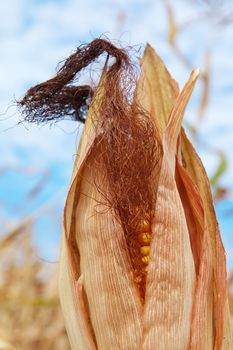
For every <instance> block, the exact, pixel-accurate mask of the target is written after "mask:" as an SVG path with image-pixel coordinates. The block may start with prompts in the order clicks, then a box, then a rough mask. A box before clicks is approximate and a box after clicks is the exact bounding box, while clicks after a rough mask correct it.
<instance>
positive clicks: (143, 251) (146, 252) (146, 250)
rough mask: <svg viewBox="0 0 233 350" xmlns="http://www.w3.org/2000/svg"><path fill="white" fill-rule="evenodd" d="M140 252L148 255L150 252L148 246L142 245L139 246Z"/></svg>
mask: <svg viewBox="0 0 233 350" xmlns="http://www.w3.org/2000/svg"><path fill="white" fill-rule="evenodd" d="M140 252H141V254H142V255H149V254H150V246H149V245H144V246H142V247H141V248H140Z"/></svg>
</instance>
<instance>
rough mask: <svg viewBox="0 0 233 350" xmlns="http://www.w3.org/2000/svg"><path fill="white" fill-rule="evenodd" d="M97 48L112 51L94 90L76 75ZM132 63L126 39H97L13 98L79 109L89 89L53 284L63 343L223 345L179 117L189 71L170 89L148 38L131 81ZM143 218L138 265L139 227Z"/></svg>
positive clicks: (208, 222)
mask: <svg viewBox="0 0 233 350" xmlns="http://www.w3.org/2000/svg"><path fill="white" fill-rule="evenodd" d="M104 51H106V52H107V53H108V55H110V56H113V57H115V63H113V64H112V65H111V66H110V67H108V65H107V64H106V65H105V68H104V70H103V74H102V78H101V79H100V83H99V85H98V87H97V89H96V90H95V93H94V95H93V90H92V88H90V87H89V86H86V85H84V86H81V87H80V86H75V84H74V83H75V80H76V74H77V72H79V71H80V70H81V69H82V68H85V67H86V66H87V65H88V64H89V63H90V62H91V61H93V60H95V59H96V58H97V57H98V56H99V55H100V54H102V53H103V52H104ZM133 72H134V70H133V67H132V65H131V63H130V60H129V58H128V55H127V53H126V51H124V50H122V49H117V48H115V47H114V46H113V45H112V44H111V43H109V42H107V41H105V40H101V39H96V40H94V41H93V42H92V43H90V44H89V45H87V46H83V47H80V48H78V49H77V51H76V52H75V53H74V54H73V55H71V56H70V58H69V59H68V60H67V61H65V63H64V65H63V66H62V67H61V68H60V69H59V70H58V73H57V75H56V76H55V77H54V78H52V79H50V80H48V81H47V82H45V83H42V84H39V85H37V86H36V87H34V88H32V89H30V90H29V91H28V93H27V95H26V96H25V98H24V99H23V100H22V101H21V102H20V105H21V106H22V108H23V111H24V113H25V115H26V119H27V120H29V121H30V120H31V121H36V122H38V121H42V122H43V121H46V120H50V119H54V118H63V117H64V116H66V115H70V116H72V117H73V118H75V119H77V120H83V118H84V115H85V111H86V110H87V108H88V99H89V97H92V96H93V99H92V103H91V106H90V109H89V112H88V116H87V120H86V122H85V126H84V130H83V133H82V137H81V140H80V145H79V149H78V152H77V159H76V161H75V165H74V171H73V176H72V180H71V185H70V189H69V192H68V196H67V200H66V205H65V210H64V231H63V240H62V251H61V258H60V281H59V289H60V297H61V304H62V309H63V314H64V318H65V322H66V327H67V331H68V335H69V339H70V343H71V347H72V349H73V350H79V349H83V350H88V349H132V350H133V349H135V350H136V349H137V350H139V349H140V350H141V349H143V350H154V349H164V350H165V349H174V350H175V349H207V350H208V349H215V350H218V349H231V348H232V338H231V329H230V319H229V313H228V305H227V297H226V266H225V255H224V249H223V246H222V243H221V238H220V234H219V230H218V225H217V221H216V217H215V214H214V209H213V204H212V198H211V192H210V188H209V182H208V179H207V176H206V174H205V171H204V169H203V166H202V164H201V161H200V160H199V158H198V156H197V155H196V153H195V151H194V149H193V147H192V145H191V144H190V142H189V141H188V139H187V136H186V135H185V133H184V130H183V129H182V128H181V122H182V118H183V114H184V111H185V107H186V105H187V103H188V100H189V98H190V96H191V93H192V90H193V88H194V85H195V82H196V79H197V76H198V71H193V72H192V74H191V75H190V78H189V80H188V82H187V84H186V85H185V87H184V88H183V90H182V91H181V92H179V88H178V85H177V83H176V82H175V81H174V80H173V79H172V78H171V76H170V74H169V73H168V71H167V69H166V67H165V66H164V64H163V62H162V60H161V59H160V58H159V56H158V55H157V54H156V53H155V51H154V50H153V49H152V48H151V47H150V46H149V45H147V47H146V50H145V53H144V56H143V58H142V60H141V76H140V79H139V80H138V82H137V81H136V77H135V75H134V73H133ZM135 86H136V89H135ZM145 218H147V219H148V218H149V221H150V225H151V232H152V237H151V239H150V261H149V264H148V266H147V267H148V272H145V269H144V267H145V265H143V263H142V256H141V254H140V242H139V234H138V233H139V231H140V228H141V224H142V222H143V220H144V219H145ZM136 280H137V281H141V282H139V283H136Z"/></svg>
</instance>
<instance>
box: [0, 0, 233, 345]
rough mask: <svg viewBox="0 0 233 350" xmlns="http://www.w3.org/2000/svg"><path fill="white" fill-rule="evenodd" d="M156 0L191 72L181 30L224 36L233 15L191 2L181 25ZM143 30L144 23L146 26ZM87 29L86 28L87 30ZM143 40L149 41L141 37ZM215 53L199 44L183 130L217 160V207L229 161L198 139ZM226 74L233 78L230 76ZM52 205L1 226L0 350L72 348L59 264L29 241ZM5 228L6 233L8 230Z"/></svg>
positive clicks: (215, 2) (225, 192)
mask: <svg viewBox="0 0 233 350" xmlns="http://www.w3.org/2000/svg"><path fill="white" fill-rule="evenodd" d="M159 1H160V2H161V4H162V6H163V8H164V11H165V13H166V18H167V23H166V28H167V30H166V37H165V42H166V45H167V47H168V48H169V49H168V50H169V54H170V55H171V54H173V55H175V56H176V59H177V61H178V62H179V64H180V66H181V67H183V68H181V69H183V70H187V71H190V70H191V69H192V68H193V66H194V65H195V64H196V62H194V61H195V60H193V59H192V55H190V54H189V55H187V51H186V50H184V49H183V47H182V41H180V37H181V36H182V33H183V32H184V31H188V30H189V28H190V27H192V30H194V31H195V30H197V31H198V29H199V27H200V25H201V24H202V25H203V24H204V25H205V24H206V23H207V22H208V25H209V30H212V29H213V30H215V31H217V32H218V36H220V37H221V36H222V37H224V35H225V34H224V33H225V31H226V30H229V28H230V30H232V26H233V11H232V10H231V8H229V2H228V1H220V0H189V2H190V6H191V8H192V16H190V17H188V18H187V19H186V20H185V21H184V20H182V21H180V20H179V18H180V14H179V11H180V9H182V7H181V6H180V5H179V7H177V6H176V2H175V1H168V0H159ZM150 3H151V1H145V2H144V1H142V3H141V5H142V6H147V8H148V11H149V10H150ZM109 4H110V6H114V8H115V16H114V18H112V20H113V21H115V28H116V32H118V34H119V36H120V35H121V31H122V28H124V25H125V22H126V21H127V17H128V16H129V13H127V12H125V10H124V7H122V6H121V2H120V1H119V3H118V1H117V0H115V1H110V2H109ZM156 16H159V14H156V13H155V14H154V17H155V20H156ZM145 25H147V24H146V23H145ZM91 29H92V28H87V31H89V30H91ZM146 40H147V38H145V41H146ZM190 40H192V38H190ZM152 44H153V43H152ZM216 50H217V48H216V46H215V45H214V44H213V43H211V44H210V43H209V42H206V43H204V44H203V47H202V50H201V60H200V61H199V66H200V67H201V68H202V69H201V77H200V83H199V94H198V97H197V101H196V104H195V105H196V107H197V109H196V110H195V111H194V112H192V114H193V115H194V117H193V118H191V120H189V119H188V120H186V128H187V129H188V131H189V135H190V137H191V139H192V141H193V142H194V144H195V146H196V147H197V148H198V149H201V150H202V151H203V150H204V152H207V154H209V155H211V157H214V159H215V162H214V167H212V173H211V174H210V182H211V186H212V191H213V197H214V201H215V203H219V202H221V201H224V200H225V199H226V198H227V199H229V200H230V201H232V189H231V186H230V185H228V184H227V182H224V181H222V178H223V177H224V176H225V175H226V174H227V172H229V171H230V168H231V164H229V159H228V158H229V157H228V154H227V153H226V151H225V149H224V147H222V144H219V145H216V144H214V146H213V143H210V142H209V140H208V138H205V139H203V138H202V137H200V134H201V129H202V125H203V121H204V120H205V118H206V112H207V110H208V108H209V107H210V106H211V103H212V101H213V100H212V97H211V96H212V88H213V87H212V78H213V76H212V74H213V73H212V67H213V60H214V56H215V54H216ZM194 56H195V55H194ZM54 64H56V62H54ZM229 74H231V75H232V72H229ZM222 118H224V115H223V116H222ZM51 133H52V131H51ZM223 142H224V136H223ZM0 170H1V173H3V172H4V171H6V169H4V168H2V169H0ZM12 171H16V172H18V173H21V172H26V173H27V172H29V173H30V172H32V173H33V171H35V170H33V169H27V168H23V167H22V168H21V169H12ZM231 175H232V174H231ZM0 176H1V174H0ZM48 178H49V171H47V170H45V171H41V172H40V174H39V176H38V178H37V180H36V181H35V183H34V185H33V186H31V188H30V190H28V191H27V193H26V194H25V197H24V201H25V203H26V201H28V200H29V199H30V203H33V201H36V198H37V196H38V195H39V194H40V193H41V192H42V191H43V189H44V187H45V185H46V183H47V181H48ZM228 183H229V182H228ZM55 195H56V194H55ZM56 200H57V199H56V196H55V199H54V198H53V199H52V201H50V202H49V203H47V204H46V205H45V206H43V207H42V208H40V209H38V208H37V209H36V210H35V212H34V213H31V214H30V215H26V216H25V217H24V219H23V220H18V223H17V220H16V223H14V228H13V229H12V225H10V224H9V225H7V224H6V223H4V226H3V227H5V232H1V236H0V265H1V271H0V315H1V317H0V350H1V349H2V350H7V349H9V350H10V349H12V350H13V349H15V350H16V349H17V350H31V349H38V350H47V349H48V350H49V349H54V350H59V349H63V350H66V349H69V348H70V347H69V344H68V340H67V337H66V332H65V329H64V324H63V320H62V315H61V311H60V307H59V300H58V291H57V268H58V263H57V261H55V262H54V263H52V262H51V261H46V260H43V259H42V258H41V257H40V254H39V253H38V247H37V244H36V242H35V240H34V238H33V232H34V230H35V226H36V225H37V221H38V218H39V217H41V216H43V215H44V213H45V212H47V213H48V212H49V215H50V217H51V218H52V219H53V220H54V221H56V219H57V214H54V212H53V210H55V209H54V208H55V205H54V202H56ZM25 203H24V202H23V203H22V202H21V203H18V204H19V205H20V206H23V205H26V204H25ZM230 208H231V207H230ZM232 213H233V211H232V209H230V210H229V209H228V212H227V214H226V215H232ZM53 214H54V215H53ZM7 227H10V228H9V229H7ZM44 227H45V226H44ZM57 229H58V230H61V225H57ZM229 301H230V308H231V312H232V314H233V273H229Z"/></svg>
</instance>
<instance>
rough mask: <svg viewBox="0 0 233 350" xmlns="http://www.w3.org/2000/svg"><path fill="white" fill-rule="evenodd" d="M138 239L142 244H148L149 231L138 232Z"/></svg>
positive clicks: (149, 239) (149, 238)
mask: <svg viewBox="0 0 233 350" xmlns="http://www.w3.org/2000/svg"><path fill="white" fill-rule="evenodd" d="M139 240H140V242H141V243H143V244H150V242H151V233H150V232H141V233H140V234H139Z"/></svg>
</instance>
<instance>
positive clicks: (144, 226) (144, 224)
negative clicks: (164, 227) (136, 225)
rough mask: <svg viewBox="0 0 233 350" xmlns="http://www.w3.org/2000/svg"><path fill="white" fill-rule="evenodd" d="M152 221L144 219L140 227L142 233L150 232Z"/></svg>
mask: <svg viewBox="0 0 233 350" xmlns="http://www.w3.org/2000/svg"><path fill="white" fill-rule="evenodd" d="M150 231H151V227H150V221H149V220H148V219H144V220H143V221H142V223H141V225H140V232H150Z"/></svg>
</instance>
